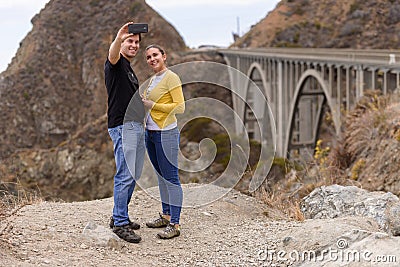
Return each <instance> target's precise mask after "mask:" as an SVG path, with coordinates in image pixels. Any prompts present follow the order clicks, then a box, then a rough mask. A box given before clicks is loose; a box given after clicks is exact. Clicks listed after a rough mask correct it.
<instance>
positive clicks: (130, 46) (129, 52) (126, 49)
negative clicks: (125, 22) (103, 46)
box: [121, 34, 139, 59]
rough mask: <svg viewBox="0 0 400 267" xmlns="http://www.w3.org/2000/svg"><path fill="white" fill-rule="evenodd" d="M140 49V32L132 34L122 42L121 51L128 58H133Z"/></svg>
mask: <svg viewBox="0 0 400 267" xmlns="http://www.w3.org/2000/svg"><path fill="white" fill-rule="evenodd" d="M138 50H139V34H135V35H131V36H129V37H128V38H126V39H125V40H124V41H123V42H122V44H121V53H122V55H124V56H125V57H126V58H128V59H133V58H134V57H135V56H136V54H137V51H138Z"/></svg>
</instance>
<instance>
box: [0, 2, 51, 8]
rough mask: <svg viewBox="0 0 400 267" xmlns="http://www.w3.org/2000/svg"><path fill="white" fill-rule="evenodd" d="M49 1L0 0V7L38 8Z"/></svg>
mask: <svg viewBox="0 0 400 267" xmlns="http://www.w3.org/2000/svg"><path fill="white" fill-rule="evenodd" d="M47 2H49V0H34V1H32V0H12V1H10V0H0V9H3V8H4V9H9V8H24V9H39V8H42V7H44V5H45V4H46V3H47Z"/></svg>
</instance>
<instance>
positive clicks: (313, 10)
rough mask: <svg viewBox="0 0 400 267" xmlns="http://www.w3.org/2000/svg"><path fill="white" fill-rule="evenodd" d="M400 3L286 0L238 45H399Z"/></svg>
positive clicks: (374, 0)
mask: <svg viewBox="0 0 400 267" xmlns="http://www.w3.org/2000/svg"><path fill="white" fill-rule="evenodd" d="M399 30H400V3H399V1H393V0H391V1H388V0H349V1H343V0H340V1H337V0H282V1H280V2H279V4H278V5H277V6H276V8H275V9H274V10H273V11H271V12H270V13H269V14H268V15H267V16H266V17H265V18H264V19H262V20H261V21H260V22H259V23H258V24H256V25H255V26H254V27H253V28H252V29H251V30H250V31H249V32H248V33H247V34H245V35H244V36H242V37H241V38H240V39H238V40H237V41H236V42H235V43H234V44H233V46H236V47H315V48H317V47H318V48H355V49H367V48H375V49H381V48H382V49H383V48H385V49H398V47H399V41H400V35H399V32H400V31H399Z"/></svg>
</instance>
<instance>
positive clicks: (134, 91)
mask: <svg viewBox="0 0 400 267" xmlns="http://www.w3.org/2000/svg"><path fill="white" fill-rule="evenodd" d="M129 24H132V22H128V23H126V24H125V25H124V26H122V27H121V28H120V29H119V31H118V33H117V36H116V37H115V40H114V41H113V42H112V44H111V46H110V49H109V53H108V57H107V60H106V62H105V65H104V76H105V84H106V88H107V94H108V111H107V115H108V132H109V134H110V137H111V139H112V141H113V145H114V158H115V164H116V173H115V176H114V208H113V215H112V217H111V221H110V227H111V228H112V230H113V232H114V233H115V234H117V235H118V236H119V237H120V238H122V239H124V240H125V241H128V242H131V243H139V242H140V240H141V237H140V236H139V235H137V234H136V233H135V232H134V230H137V229H139V228H140V225H139V224H137V223H135V222H132V221H131V220H130V219H129V216H128V205H129V202H130V200H131V197H132V194H133V191H134V189H135V185H136V181H135V180H137V179H139V177H140V175H141V173H142V168H143V162H144V151H145V147H144V129H143V119H144V108H143V104H142V101H141V97H140V95H139V92H138V90H139V82H138V79H137V77H136V75H135V73H134V71H133V69H132V67H131V62H132V61H133V59H134V57H135V56H136V54H137V52H138V50H139V42H140V40H141V36H140V33H138V34H131V33H129V31H128V25H129Z"/></svg>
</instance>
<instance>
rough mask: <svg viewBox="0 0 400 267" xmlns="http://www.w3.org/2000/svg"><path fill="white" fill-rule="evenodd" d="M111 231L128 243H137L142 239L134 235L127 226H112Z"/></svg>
mask: <svg viewBox="0 0 400 267" xmlns="http://www.w3.org/2000/svg"><path fill="white" fill-rule="evenodd" d="M112 231H113V232H114V233H115V234H116V235H117V236H118V237H119V238H121V239H123V240H125V241H126V242H130V243H139V242H140V240H142V238H141V237H140V236H139V235H137V234H135V232H134V231H133V230H132V228H131V227H130V225H129V224H126V225H123V226H114V227H113V229H112Z"/></svg>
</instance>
